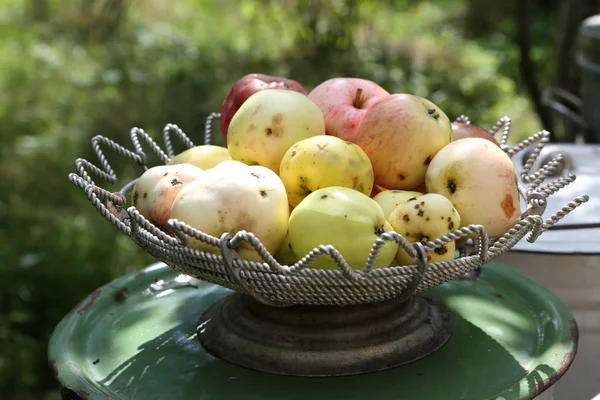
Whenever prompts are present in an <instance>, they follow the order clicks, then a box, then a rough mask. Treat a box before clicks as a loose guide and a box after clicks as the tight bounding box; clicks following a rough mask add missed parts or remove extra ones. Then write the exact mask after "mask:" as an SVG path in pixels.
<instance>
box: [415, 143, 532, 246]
mask: <svg viewBox="0 0 600 400" xmlns="http://www.w3.org/2000/svg"><path fill="white" fill-rule="evenodd" d="M425 183H426V185H427V191H428V192H429V193H438V194H441V195H443V196H445V197H447V198H448V199H449V200H450V201H451V202H452V204H453V205H454V207H455V208H456V210H457V211H458V213H459V214H460V217H461V221H462V226H468V225H472V224H478V225H483V226H484V227H485V229H486V230H487V233H488V235H490V236H492V237H498V236H502V235H504V234H505V233H506V232H507V231H508V230H509V229H510V228H512V227H513V226H514V224H515V223H517V222H518V221H519V219H520V218H521V209H520V204H519V190H518V185H517V174H516V172H515V168H514V165H513V163H512V160H511V159H510V157H509V156H508V155H506V153H504V151H502V149H500V148H499V147H498V146H496V145H495V144H493V143H492V142H491V141H489V140H487V139H481V138H467V139H461V140H457V141H456V142H452V143H450V144H449V145H448V146H446V147H444V148H443V149H442V150H441V151H440V152H439V153H437V154H436V156H435V157H434V158H433V160H431V164H430V165H429V168H428V169H427V176H426V177H425Z"/></svg>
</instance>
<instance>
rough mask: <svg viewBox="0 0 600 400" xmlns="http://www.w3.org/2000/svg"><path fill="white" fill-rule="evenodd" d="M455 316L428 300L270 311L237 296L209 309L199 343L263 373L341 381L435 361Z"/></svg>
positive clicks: (200, 327) (415, 298) (200, 324)
mask: <svg viewBox="0 0 600 400" xmlns="http://www.w3.org/2000/svg"><path fill="white" fill-rule="evenodd" d="M453 326H454V320H453V314H452V312H451V311H450V310H449V309H447V308H446V307H445V306H444V305H442V304H441V303H438V302H436V301H434V300H433V299H431V298H430V297H427V296H412V297H410V298H408V299H407V300H392V301H387V302H384V303H379V304H372V305H356V306H346V307H338V306H291V307H273V306H269V305H266V304H263V303H261V302H259V301H257V300H255V299H254V298H252V297H250V296H248V295H243V294H239V293H233V294H231V295H229V296H227V297H226V298H225V299H223V300H222V301H220V302H218V303H216V304H213V305H212V306H211V307H209V308H208V309H207V310H206V311H205V312H204V314H203V315H202V317H201V318H200V320H199V322H198V328H197V332H198V339H199V340H200V343H201V344H202V345H203V346H204V348H205V349H206V350H207V351H208V352H209V353H211V354H212V355H213V356H215V357H219V358H221V359H223V360H226V361H229V362H231V363H234V364H237V365H240V366H244V367H247V368H251V369H254V370H258V371H263V372H269V373H273V374H282V375H297V376H342V375H355V374H361V373H368V372H374V371H380V370H384V369H389V368H393V367H396V366H399V365H402V364H406V363H409V362H412V361H415V360H418V359H420V358H422V357H425V356H427V355H428V354H431V353H432V352H434V351H436V350H437V349H438V348H440V347H441V346H442V345H443V344H445V343H446V342H447V341H448V339H449V338H450V336H451V334H452V328H453Z"/></svg>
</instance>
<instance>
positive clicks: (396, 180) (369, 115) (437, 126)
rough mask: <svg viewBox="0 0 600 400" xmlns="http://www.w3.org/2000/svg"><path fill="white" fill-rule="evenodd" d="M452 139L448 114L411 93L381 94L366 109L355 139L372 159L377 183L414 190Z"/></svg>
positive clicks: (388, 187)
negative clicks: (434, 159)
mask: <svg viewBox="0 0 600 400" xmlns="http://www.w3.org/2000/svg"><path fill="white" fill-rule="evenodd" d="M451 141H452V128H451V127H450V120H449V119H448V117H447V116H446V114H445V113H444V112H443V111H442V110H441V109H440V108H439V107H438V106H436V105H435V104H433V103H432V102H431V101H429V100H427V99H425V98H423V97H419V96H415V95H412V94H392V95H389V96H385V97H382V98H381V99H379V100H378V101H377V102H376V103H375V104H373V105H372V106H371V107H370V108H369V109H368V110H367V111H366V115H365V117H364V119H363V120H362V122H361V124H360V126H359V128H358V130H357V132H356V140H355V143H356V144H357V145H359V146H360V147H361V148H362V149H363V150H364V151H365V153H367V155H368V156H369V158H370V159H371V163H372V165H373V172H374V174H375V184H377V185H379V186H382V187H384V188H387V189H390V190H393V189H399V190H414V189H415V188H417V187H418V186H419V185H421V184H422V183H423V182H424V181H425V171H426V170H427V167H428V166H429V163H430V162H431V160H432V159H433V157H434V156H435V155H436V154H437V153H438V152H439V151H440V150H441V149H442V148H444V146H446V145H448V144H449V143H450V142H451Z"/></svg>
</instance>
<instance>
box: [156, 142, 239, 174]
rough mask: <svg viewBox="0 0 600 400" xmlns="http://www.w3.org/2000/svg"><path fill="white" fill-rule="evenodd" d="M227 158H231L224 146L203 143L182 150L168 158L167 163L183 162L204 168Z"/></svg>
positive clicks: (208, 167)
mask: <svg viewBox="0 0 600 400" xmlns="http://www.w3.org/2000/svg"><path fill="white" fill-rule="evenodd" d="M227 160H231V155H230V154H229V150H227V148H226V147H222V146H214V145H212V144H203V145H200V146H194V147H191V148H189V149H187V150H185V151H182V152H181V153H179V154H177V155H176V156H175V157H173V158H172V159H170V160H169V162H168V163H167V165H175V164H182V163H185V164H192V165H195V166H196V167H198V168H202V169H205V170H206V169H210V168H212V167H214V166H215V165H217V164H219V163H221V162H223V161H227Z"/></svg>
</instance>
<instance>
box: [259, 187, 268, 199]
mask: <svg viewBox="0 0 600 400" xmlns="http://www.w3.org/2000/svg"><path fill="white" fill-rule="evenodd" d="M260 197H267V191H266V190H264V189H261V190H260Z"/></svg>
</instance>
